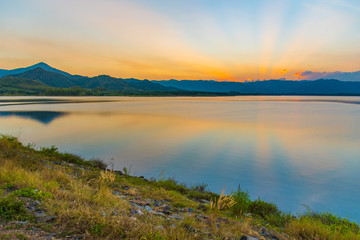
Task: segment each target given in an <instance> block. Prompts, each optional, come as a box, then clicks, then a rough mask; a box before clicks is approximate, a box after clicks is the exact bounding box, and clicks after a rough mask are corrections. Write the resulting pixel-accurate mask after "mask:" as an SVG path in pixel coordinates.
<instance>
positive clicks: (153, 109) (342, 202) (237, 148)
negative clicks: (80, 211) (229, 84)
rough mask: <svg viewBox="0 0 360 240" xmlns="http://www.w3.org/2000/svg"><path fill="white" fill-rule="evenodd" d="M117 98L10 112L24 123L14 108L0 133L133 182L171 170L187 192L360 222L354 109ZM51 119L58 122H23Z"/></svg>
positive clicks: (1, 121)
mask: <svg viewBox="0 0 360 240" xmlns="http://www.w3.org/2000/svg"><path fill="white" fill-rule="evenodd" d="M118 100H119V101H116V102H106V103H105V102H93V103H88V104H84V103H81V104H80V103H74V104H56V105H51V106H50V105H47V104H39V105H33V106H16V107H15V106H14V107H12V108H14V109H17V111H22V112H25V113H26V114H23V113H22V115H21V114H20V115H19V114H18V112H16V114H14V110H13V111H9V109H10V107H9V106H8V107H6V109H8V111H7V113H6V112H3V114H5V115H6V114H7V115H6V117H0V130H1V133H6V134H13V135H17V136H19V137H20V139H21V140H23V141H25V142H34V143H36V144H38V145H41V146H48V145H52V144H56V145H57V146H59V147H60V149H62V150H63V151H67V152H73V153H76V154H79V155H81V156H84V157H86V158H93V157H95V158H101V159H105V160H106V161H108V162H110V161H113V162H114V164H115V167H116V168H118V169H121V168H122V167H124V166H125V167H129V166H130V165H133V167H132V169H133V170H134V171H135V174H139V175H140V174H141V175H144V176H146V177H156V176H157V175H158V174H159V173H160V172H161V171H162V170H165V172H166V174H167V176H169V177H172V176H174V177H176V178H177V179H178V180H180V181H184V182H187V183H190V184H194V183H201V182H206V183H208V184H209V187H210V188H211V189H212V190H214V191H217V192H220V191H221V190H222V188H223V187H224V186H227V189H228V191H231V190H232V189H236V188H237V186H238V184H240V185H241V186H242V187H243V188H245V189H247V190H249V192H250V193H251V195H252V196H254V197H257V196H262V197H263V198H264V199H265V200H267V201H272V202H275V203H277V204H278V205H279V206H280V208H281V209H284V210H291V211H293V212H296V211H300V210H302V209H303V207H302V204H303V203H305V204H308V205H310V206H311V207H312V208H314V209H319V210H322V211H326V210H328V211H332V212H335V213H337V214H339V215H341V216H344V217H350V219H352V220H357V219H358V218H359V216H360V207H359V206H358V204H357V203H358V200H359V199H360V192H359V187H360V186H359V183H360V176H359V174H358V169H359V168H360V161H359V160H360V148H359V146H360V129H359V128H358V127H357V126H358V122H359V121H360V106H359V105H357V104H340V103H334V102H329V101H326V102H309V101H307V100H309V98H306V97H304V99H301V102H295V101H293V100H294V98H291V99H290V100H289V101H285V100H286V99H283V98H282V101H273V100H274V98H271V97H269V98H268V101H267V100H266V99H262V100H261V101H237V98H235V99H233V101H230V98H205V99H204V98H136V99H134V100H131V99H129V98H119V99H118ZM334 101H340V100H339V99H334ZM352 101H357V100H356V99H352ZM30 109H31V110H33V111H35V112H31V111H30ZM50 110H51V111H50ZM44 112H45V113H46V112H47V114H48V113H49V112H51V113H56V114H54V115H53V116H52V117H49V118H46V117H44V118H39V117H36V118H34V117H28V118H27V117H26V118H24V115H27V116H29V115H32V116H34V114H33V113H35V115H36V114H41V113H44ZM57 114H60V115H57ZM45 115H46V114H45ZM0 116H1V114H0ZM34 119H36V121H34ZM39 119H43V120H42V121H40V120H39ZM44 119H51V120H44ZM43 121H45V122H46V121H47V124H43V123H44V122H43ZM111 159H113V160H111Z"/></svg>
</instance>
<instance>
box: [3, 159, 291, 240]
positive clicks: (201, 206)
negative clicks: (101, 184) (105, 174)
mask: <svg viewBox="0 0 360 240" xmlns="http://www.w3.org/2000/svg"><path fill="white" fill-rule="evenodd" d="M44 163H45V166H46V167H47V168H54V166H55V165H61V166H62V167H64V166H65V167H66V168H68V169H72V171H68V173H72V174H73V177H75V178H76V177H77V175H78V173H79V171H86V169H85V168H84V167H83V166H77V165H75V164H71V163H67V162H55V164H53V165H51V164H49V163H47V162H44ZM55 168H56V166H55ZM116 174H118V175H123V173H122V172H121V171H116ZM140 178H141V179H143V177H140ZM144 180H145V181H148V180H146V179H144ZM121 188H122V189H119V190H116V191H113V192H112V194H113V195H115V196H116V197H118V198H120V199H123V200H125V201H127V202H128V203H129V204H130V206H131V207H130V208H129V211H128V212H122V211H118V210H117V209H113V210H112V211H108V212H105V211H102V212H100V214H101V215H102V216H104V217H107V216H108V215H112V216H117V215H120V214H126V215H127V216H128V217H129V220H130V221H133V222H137V221H142V220H143V219H144V218H146V217H150V216H151V217H152V216H155V217H160V218H163V219H164V220H165V221H166V222H167V223H168V224H170V227H172V228H176V224H177V223H178V222H180V221H182V220H184V218H186V217H192V218H194V219H196V221H198V222H201V223H204V225H211V224H213V222H215V224H216V228H219V229H220V228H222V227H224V226H227V225H235V224H237V222H238V221H239V220H236V221H235V220H231V219H229V218H228V217H219V218H217V219H215V221H214V219H213V216H209V215H208V214H207V213H206V211H207V209H208V206H209V204H210V201H208V200H205V199H200V200H198V201H197V202H198V206H197V207H196V208H187V207H185V206H179V207H174V206H172V205H171V204H170V203H171V200H170V199H167V198H165V199H162V200H154V199H149V198H145V197H143V196H142V195H141V193H140V192H139V191H138V189H137V188H136V187H134V186H127V185H122V187H121ZM16 190H18V189H17V188H7V189H6V192H5V195H9V194H11V193H12V192H14V191H16ZM19 199H20V200H21V201H22V202H24V206H25V208H26V211H27V212H28V213H29V214H30V215H31V220H29V221H10V222H2V223H1V224H0V239H44V240H50V239H77V240H78V239H92V237H91V236H88V235H87V234H86V233H80V234H70V235H66V233H64V232H57V231H53V232H49V231H46V228H48V229H49V228H50V227H49V226H50V225H52V224H55V222H56V221H55V220H56V218H57V216H56V215H49V214H48V213H47V211H46V208H44V207H43V206H42V205H43V204H42V201H41V200H34V199H33V198H28V197H19ZM240 221H241V220H240ZM44 226H47V227H45V228H44ZM184 227H185V228H186V229H187V230H188V231H189V232H191V233H194V234H195V235H196V236H198V237H199V238H200V239H208V240H210V239H224V240H225V239H229V240H230V239H234V240H235V239H239V240H246V239H248V240H259V239H272V240H278V239H287V236H286V235H285V234H279V233H277V232H275V231H273V230H269V229H267V228H266V227H265V226H262V227H253V228H252V229H251V231H252V234H250V235H240V236H237V237H231V238H227V237H223V238H219V237H218V236H214V234H213V233H211V231H209V230H208V229H206V228H203V229H196V228H194V227H193V226H192V225H190V224H187V225H186V224H185V225H184ZM157 228H158V230H160V231H161V230H163V229H164V226H163V225H158V226H157ZM44 229H45V230H44ZM53 229H56V226H55V228H52V230H53Z"/></svg>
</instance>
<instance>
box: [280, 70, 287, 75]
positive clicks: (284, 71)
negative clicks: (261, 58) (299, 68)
mask: <svg viewBox="0 0 360 240" xmlns="http://www.w3.org/2000/svg"><path fill="white" fill-rule="evenodd" d="M288 71H289V70H287V69H283V70H281V71H280V74H281V75H284V74H285V73H287V72H288Z"/></svg>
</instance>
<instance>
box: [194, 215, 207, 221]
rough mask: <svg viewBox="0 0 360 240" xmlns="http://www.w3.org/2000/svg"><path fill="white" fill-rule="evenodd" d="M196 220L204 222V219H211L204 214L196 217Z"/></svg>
mask: <svg viewBox="0 0 360 240" xmlns="http://www.w3.org/2000/svg"><path fill="white" fill-rule="evenodd" d="M195 218H196V219H197V220H204V219H208V218H209V217H208V216H206V215H203V214H198V215H195Z"/></svg>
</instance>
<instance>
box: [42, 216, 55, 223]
mask: <svg viewBox="0 0 360 240" xmlns="http://www.w3.org/2000/svg"><path fill="white" fill-rule="evenodd" d="M54 220H55V216H45V217H41V218H39V222H43V223H48V222H52V221H54Z"/></svg>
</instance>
